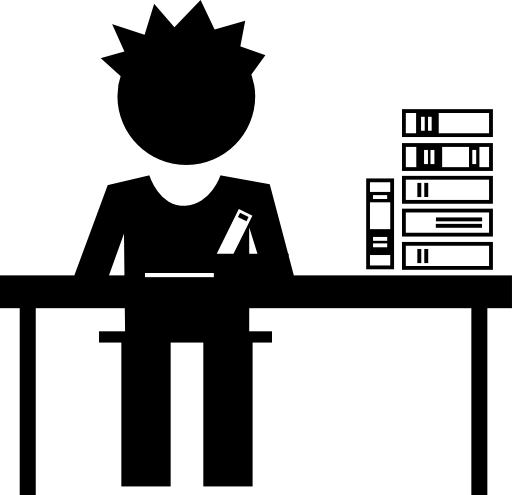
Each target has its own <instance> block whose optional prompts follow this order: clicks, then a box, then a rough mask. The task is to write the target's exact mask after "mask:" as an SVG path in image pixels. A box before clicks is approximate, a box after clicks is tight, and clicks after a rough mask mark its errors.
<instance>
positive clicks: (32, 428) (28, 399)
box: [20, 307, 36, 495]
mask: <svg viewBox="0 0 512 495" xmlns="http://www.w3.org/2000/svg"><path fill="white" fill-rule="evenodd" d="M35 493H36V308H28V307H25V308H20V495H35Z"/></svg>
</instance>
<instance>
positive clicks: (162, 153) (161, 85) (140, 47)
mask: <svg viewBox="0 0 512 495" xmlns="http://www.w3.org/2000/svg"><path fill="white" fill-rule="evenodd" d="M114 28H115V30H116V33H117V36H118V37H119V40H120V42H121V45H122V47H123V49H124V52H122V53H118V54H115V55H110V56H108V57H105V58H103V60H104V61H105V62H106V63H107V64H108V65H109V66H110V67H111V68H112V69H114V70H115V71H116V72H117V73H118V74H119V75H120V76H121V78H120V80H119V88H118V94H117V100H118V105H119V112H120V114H121V119H122V121H123V124H124V126H125V127H126V130H127V131H128V133H129V134H130V136H131V137H132V139H133V140H134V141H135V142H136V143H137V144H138V145H139V146H140V147H141V148H142V149H143V150H145V151H146V152H147V153H149V154H150V155H152V156H154V157H156V158H159V159H160V160H164V161H166V162H170V163H176V164H181V165H192V164H197V163H204V162H207V161H210V160H213V159H214V158H217V157H219V156H220V155H222V154H224V153H225V152H226V151H228V150H229V149H231V148H232V147H233V146H234V145H235V144H236V143H237V142H238V140H239V139H240V138H241V137H242V136H243V134H244V133H245V131H246V129H247V127H248V126H249V123H250V121H251V118H252V114H253V111H254V101H255V92H254V83H253V80H252V72H253V71H254V69H255V68H256V67H257V66H258V64H259V63H260V62H261V60H262V59H263V55H261V54H259V53H256V52H253V51H251V50H248V49H246V48H242V47H241V46H240V43H241V39H242V33H243V28H244V23H243V22H240V23H237V24H232V25H230V26H226V27H223V28H219V29H214V28H213V26H212V23H211V21H210V19H209V17H208V14H207V13H206V11H205V9H204V7H203V4H202V3H201V2H199V3H198V4H197V5H196V6H195V7H194V8H193V9H192V10H191V11H190V12H189V13H188V14H187V15H186V16H185V17H184V18H183V19H182V20H181V21H180V22H179V23H178V24H177V25H176V26H173V25H172V24H171V23H170V22H169V21H168V20H167V18H166V17H165V16H164V15H163V14H162V13H161V12H160V10H158V8H157V7H156V5H155V6H154V7H153V11H152V12H151V17H150V19H149V22H148V25H147V28H146V32H145V34H139V33H136V32H134V31H130V30H128V29H124V28H120V27H118V26H114Z"/></svg>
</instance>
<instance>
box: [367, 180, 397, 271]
mask: <svg viewBox="0 0 512 495" xmlns="http://www.w3.org/2000/svg"><path fill="white" fill-rule="evenodd" d="M394 225H395V223H394V180H393V179H366V268H367V269H386V268H389V269H391V268H394V262H395V261H394V260H395V253H394V251H395V240H394V237H395V227H394Z"/></svg>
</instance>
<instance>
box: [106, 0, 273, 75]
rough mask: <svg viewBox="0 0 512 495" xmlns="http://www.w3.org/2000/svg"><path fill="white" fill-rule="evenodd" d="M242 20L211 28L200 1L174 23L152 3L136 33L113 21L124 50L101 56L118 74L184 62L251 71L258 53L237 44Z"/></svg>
mask: <svg viewBox="0 0 512 495" xmlns="http://www.w3.org/2000/svg"><path fill="white" fill-rule="evenodd" d="M244 24H245V23H244V22H238V23H236V24H231V25H229V26H225V27H222V28H219V29H214V28H213V25H212V23H211V21H210V18H209V17H208V14H207V12H206V10H205V8H204V6H203V4H202V3H201V2H199V3H197V4H196V5H195V7H194V8H193V9H192V10H191V11H190V12H189V13H188V14H187V15H186V16H185V17H184V18H183V19H182V20H181V21H180V22H179V23H178V24H177V25H176V26H173V25H172V24H171V23H170V22H169V20H168V19H167V18H166V17H165V16H164V15H163V14H162V12H160V10H159V9H158V7H157V6H156V5H154V6H153V10H152V12H151V16H150V18H149V22H148V25H147V27H146V32H145V33H144V34H140V33H136V32H135V31H131V30H129V29H125V28H122V27H119V26H115V25H114V29H115V30H116V33H117V36H118V38H119V41H120V42H121V45H122V47H123V50H124V52H121V53H116V54H115V55H109V56H108V57H104V58H103V59H102V60H104V61H105V62H106V63H107V64H108V65H109V66H110V67H111V68H112V69H114V70H115V71H116V72H117V73H118V74H119V75H120V76H124V75H127V74H130V73H138V74H141V71H155V70H156V71H161V70H165V71H166V72H169V71H172V72H175V71H179V70H181V67H183V66H184V65H185V66H186V67H187V70H189V69H190V68H191V67H194V69H195V70H196V71H199V70H200V71H201V72H203V71H208V70H211V69H212V68H214V69H215V70H216V71H217V70H220V71H223V70H224V71H226V70H227V71H228V72H232V73H238V74H240V75H242V74H249V75H250V74H252V73H253V71H254V70H255V69H256V67H257V66H258V64H259V63H260V62H261V60H262V59H263V57H264V55H262V54H261V53H257V52H254V51H252V50H248V49H247V48H243V47H241V46H240V43H241V41H242V34H243V30H244Z"/></svg>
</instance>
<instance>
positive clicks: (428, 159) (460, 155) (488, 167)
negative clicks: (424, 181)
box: [402, 143, 493, 172]
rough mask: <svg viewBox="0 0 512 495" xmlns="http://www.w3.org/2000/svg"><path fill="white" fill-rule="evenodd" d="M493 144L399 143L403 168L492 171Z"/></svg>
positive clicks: (425, 170) (421, 170) (439, 170)
mask: <svg viewBox="0 0 512 495" xmlns="http://www.w3.org/2000/svg"><path fill="white" fill-rule="evenodd" d="M492 164H493V149H492V143H449V144H448V143H402V170H403V171H404V172H411V171H415V170H418V171H420V172H429V171H432V172H443V171H445V170H446V171H455V170H457V171H461V172H464V171H466V172H491V171H492V170H493V168H492Z"/></svg>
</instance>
